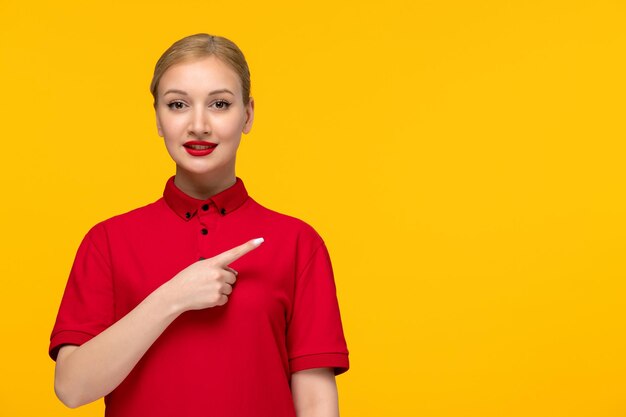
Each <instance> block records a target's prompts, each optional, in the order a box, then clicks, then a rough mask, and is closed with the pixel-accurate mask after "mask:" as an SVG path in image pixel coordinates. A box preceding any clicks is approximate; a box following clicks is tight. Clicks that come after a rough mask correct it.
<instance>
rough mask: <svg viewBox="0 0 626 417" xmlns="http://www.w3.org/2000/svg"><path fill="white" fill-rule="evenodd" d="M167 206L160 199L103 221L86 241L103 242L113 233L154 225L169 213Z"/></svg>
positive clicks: (90, 233)
mask: <svg viewBox="0 0 626 417" xmlns="http://www.w3.org/2000/svg"><path fill="white" fill-rule="evenodd" d="M165 206H166V204H165V202H164V201H163V198H159V199H158V200H156V201H154V202H152V203H149V204H146V205H144V206H141V207H137V208H135V209H132V210H129V211H127V212H124V213H120V214H116V215H114V216H112V217H109V218H108V219H105V220H101V221H99V222H97V223H96V224H95V225H94V226H92V227H91V229H89V231H88V232H87V234H86V236H85V239H92V240H94V241H96V242H101V241H102V240H107V238H108V236H110V235H111V234H112V233H113V234H117V232H124V231H126V232H128V231H130V230H132V229H134V228H137V227H142V226H143V225H146V226H147V225H154V221H155V219H158V218H162V217H163V216H164V214H166V213H167V211H166V210H165Z"/></svg>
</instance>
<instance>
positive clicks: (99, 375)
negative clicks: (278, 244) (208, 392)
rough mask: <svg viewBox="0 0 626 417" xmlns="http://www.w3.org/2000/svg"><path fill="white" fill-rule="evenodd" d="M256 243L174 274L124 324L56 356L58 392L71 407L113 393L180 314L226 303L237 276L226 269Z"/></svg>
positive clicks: (118, 322) (125, 318)
mask: <svg viewBox="0 0 626 417" xmlns="http://www.w3.org/2000/svg"><path fill="white" fill-rule="evenodd" d="M262 242H263V239H253V240H250V241H248V242H246V243H244V244H242V245H239V246H236V247H234V248H232V249H230V250H227V251H225V252H222V253H221V254H219V255H217V256H214V257H213V258H210V259H205V260H202V261H198V262H195V263H193V264H191V265H189V266H188V267H187V268H185V269H183V270H182V271H181V272H179V273H178V274H176V276H175V277H173V278H172V279H171V280H169V281H167V282H166V283H165V284H163V285H162V286H161V287H159V288H158V289H156V290H155V291H154V292H153V293H152V294H150V295H149V296H148V297H146V298H145V299H144V300H143V301H142V302H141V303H140V304H139V305H138V306H137V307H135V308H134V309H133V310H132V311H131V312H130V313H128V314H127V315H126V316H124V317H123V318H122V319H120V320H119V321H117V322H116V323H115V324H113V325H111V326H110V327H109V328H107V329H106V330H104V331H103V332H102V333H100V334H99V335H97V336H96V337H94V338H93V339H91V340H89V341H88V342H86V343H84V344H83V345H81V346H79V347H77V346H64V347H62V348H61V350H60V351H59V355H58V357H57V365H56V373H55V379H54V389H55V391H56V393H57V396H58V397H59V399H60V400H61V401H62V402H63V403H64V404H65V405H67V406H68V407H78V406H81V405H83V404H87V403H90V402H92V401H95V400H97V399H98V398H101V397H103V396H105V395H107V394H109V393H110V392H111V391H113V390H114V389H115V388H116V387H117V386H118V385H119V384H120V383H121V382H122V381H123V380H124V378H126V376H128V374H129V373H130V371H132V370H133V368H134V367H135V365H136V364H137V362H139V360H140V359H141V358H142V357H143V355H144V354H145V353H146V351H147V350H148V349H149V348H150V346H152V344H153V343H154V342H155V340H156V339H157V338H158V337H159V336H160V335H161V334H162V333H163V331H164V330H165V329H166V328H167V326H169V325H170V324H171V323H172V322H173V321H174V320H175V319H176V317H178V316H179V315H180V314H182V313H183V312H185V311H188V310H202V309H205V308H212V307H216V306H222V305H224V304H226V303H227V302H228V296H229V295H230V294H231V293H232V291H233V288H232V285H233V284H234V283H235V281H236V280H237V278H236V275H237V272H236V271H235V270H233V269H231V268H230V267H228V264H230V263H231V262H234V261H235V260H237V259H239V258H240V257H241V256H243V255H245V254H246V253H248V252H250V251H251V250H253V249H256V248H257V247H258V246H259V245H260V244H261V243H262Z"/></svg>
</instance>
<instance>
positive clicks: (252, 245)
mask: <svg viewBox="0 0 626 417" xmlns="http://www.w3.org/2000/svg"><path fill="white" fill-rule="evenodd" d="M263 241H264V239H263V238H262V237H260V238H257V239H252V240H249V241H247V242H246V243H244V244H243V245H239V246H235V247H234V248H232V249H229V250H227V251H226V252H222V253H220V254H219V255H215V256H214V257H212V258H211V259H210V260H211V262H212V263H213V264H215V265H218V266H222V267H224V266H228V264H230V263H231V262H235V261H236V260H237V259H239V258H241V257H242V256H243V255H245V254H246V253H248V252H250V251H251V250H253V249H256V248H258V247H259V246H260V245H261V243H263Z"/></svg>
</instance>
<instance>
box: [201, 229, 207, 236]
mask: <svg viewBox="0 0 626 417" xmlns="http://www.w3.org/2000/svg"><path fill="white" fill-rule="evenodd" d="M201 232H202V234H203V235H206V234H207V233H209V231H208V230H206V229H202V230H201Z"/></svg>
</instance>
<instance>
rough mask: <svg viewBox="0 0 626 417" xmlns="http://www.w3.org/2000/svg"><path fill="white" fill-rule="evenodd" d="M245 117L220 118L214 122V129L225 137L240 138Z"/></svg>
mask: <svg viewBox="0 0 626 417" xmlns="http://www.w3.org/2000/svg"><path fill="white" fill-rule="evenodd" d="M243 123H244V122H243V119H241V117H239V116H238V115H237V116H233V117H228V118H224V119H220V120H218V121H216V122H215V123H213V130H214V131H215V133H218V134H219V135H220V136H222V138H223V139H228V138H231V139H238V138H239V137H240V136H241V134H242V131H243Z"/></svg>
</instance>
